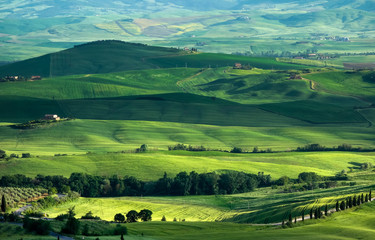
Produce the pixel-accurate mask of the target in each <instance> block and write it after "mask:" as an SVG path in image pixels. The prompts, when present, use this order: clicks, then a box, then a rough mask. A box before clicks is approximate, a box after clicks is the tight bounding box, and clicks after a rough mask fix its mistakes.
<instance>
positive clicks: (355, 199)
mask: <svg viewBox="0 0 375 240" xmlns="http://www.w3.org/2000/svg"><path fill="white" fill-rule="evenodd" d="M353 206H354V207H355V206H357V197H356V196H355V195H354V197H353Z"/></svg>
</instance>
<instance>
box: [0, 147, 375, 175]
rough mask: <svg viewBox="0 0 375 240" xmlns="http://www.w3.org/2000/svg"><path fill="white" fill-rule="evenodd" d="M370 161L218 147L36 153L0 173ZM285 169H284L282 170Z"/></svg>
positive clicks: (304, 166)
mask: <svg viewBox="0 0 375 240" xmlns="http://www.w3.org/2000/svg"><path fill="white" fill-rule="evenodd" d="M366 162H370V163H373V164H375V155H374V153H355V152H352V153H350V152H312V153H272V154H231V153H221V152H184V151H172V152H167V151H158V152H150V153H144V154H136V153H125V154H121V153H118V154H87V155H73V156H72V155H69V156H62V157H53V156H40V157H32V158H28V159H24V158H19V159H16V158H14V159H11V160H8V161H1V162H0V175H8V174H25V175H27V176H36V175H37V174H40V173H43V174H45V175H64V176H67V177H69V176H70V174H71V173H73V172H84V173H88V174H92V175H100V176H111V175H113V174H117V175H119V176H125V175H128V176H135V177H137V178H138V179H140V180H156V179H159V178H161V177H162V176H163V174H164V172H167V173H168V174H170V175H171V176H174V175H175V174H177V173H179V172H182V171H186V172H191V171H196V172H198V173H202V172H211V171H223V170H236V171H244V172H247V173H254V174H257V173H258V172H264V173H265V174H271V176H272V178H273V179H277V178H279V177H281V176H284V175H286V176H288V177H292V178H296V177H297V176H298V174H299V173H301V172H316V173H317V174H319V175H324V176H332V175H335V174H336V173H338V172H339V171H341V170H349V167H354V168H355V167H357V165H358V164H361V163H366ZM285 169H288V171H285Z"/></svg>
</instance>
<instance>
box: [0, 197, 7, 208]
mask: <svg viewBox="0 0 375 240" xmlns="http://www.w3.org/2000/svg"><path fill="white" fill-rule="evenodd" d="M6 210H7V202H6V200H5V195H3V197H2V198H1V211H2V212H5V211H6Z"/></svg>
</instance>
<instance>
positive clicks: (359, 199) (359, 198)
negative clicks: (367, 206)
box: [357, 196, 361, 206]
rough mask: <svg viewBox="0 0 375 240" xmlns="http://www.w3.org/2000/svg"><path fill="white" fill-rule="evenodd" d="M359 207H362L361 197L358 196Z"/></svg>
mask: <svg viewBox="0 0 375 240" xmlns="http://www.w3.org/2000/svg"><path fill="white" fill-rule="evenodd" d="M359 205H361V197H360V196H358V198H357V206H359Z"/></svg>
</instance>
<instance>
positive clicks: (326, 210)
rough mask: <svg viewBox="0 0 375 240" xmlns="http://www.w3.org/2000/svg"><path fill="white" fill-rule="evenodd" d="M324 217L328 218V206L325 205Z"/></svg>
mask: <svg viewBox="0 0 375 240" xmlns="http://www.w3.org/2000/svg"><path fill="white" fill-rule="evenodd" d="M324 215H326V216H328V205H327V204H326V207H325V209H324Z"/></svg>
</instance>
